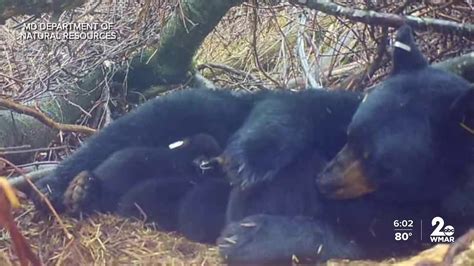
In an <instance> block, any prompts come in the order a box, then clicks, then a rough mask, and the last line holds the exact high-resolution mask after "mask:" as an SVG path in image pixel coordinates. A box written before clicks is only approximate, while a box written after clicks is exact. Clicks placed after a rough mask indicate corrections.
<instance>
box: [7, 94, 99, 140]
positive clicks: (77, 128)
mask: <svg viewBox="0 0 474 266" xmlns="http://www.w3.org/2000/svg"><path fill="white" fill-rule="evenodd" d="M0 106H2V107H5V108H8V109H10V110H12V111H15V112H17V113H20V114H26V115H29V116H31V117H34V118H36V119H37V120H39V121H40V122H41V123H43V124H45V125H47V126H48V127H51V128H54V129H57V130H60V131H63V132H79V133H82V134H86V135H92V134H94V133H95V131H96V130H95V129H93V128H90V127H86V126H81V125H69V124H62V123H58V122H56V121H54V120H53V119H51V118H50V117H48V116H47V115H45V114H43V113H42V112H40V111H38V110H36V109H34V108H31V107H28V106H25V105H22V104H19V103H16V102H14V101H11V100H8V99H1V98H0Z"/></svg>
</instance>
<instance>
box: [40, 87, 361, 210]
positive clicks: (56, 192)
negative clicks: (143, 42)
mask: <svg viewBox="0 0 474 266" xmlns="http://www.w3.org/2000/svg"><path fill="white" fill-rule="evenodd" d="M360 100H361V98H360V97H359V95H358V94H355V93H352V92H345V91H339V92H332V91H324V90H306V91H302V92H291V91H262V92H258V93H254V94H239V95H236V94H233V93H231V92H228V91H219V90H215V91H212V90H205V89H188V90H182V91H178V92H175V93H171V94H168V95H166V96H163V97H160V98H157V99H154V100H151V101H149V102H147V103H145V104H144V105H142V106H141V107H139V108H137V109H136V110H134V111H132V112H130V113H129V114H127V115H125V116H123V117H121V118H119V119H117V120H116V121H114V122H113V123H111V124H110V125H109V126H108V127H106V128H104V129H103V130H102V131H100V132H99V133H98V134H97V135H95V136H93V137H91V138H90V139H89V140H88V141H87V142H86V144H85V145H84V146H83V147H81V148H80V149H79V150H78V151H76V152H75V153H74V154H73V155H71V156H70V157H69V158H67V159H66V160H64V161H63V162H62V163H61V164H60V165H59V166H58V168H57V169H56V170H55V171H54V172H53V173H52V175H51V176H48V177H46V178H43V179H41V180H40V181H38V182H37V183H36V185H37V186H38V188H39V189H40V190H41V191H42V192H43V193H45V194H46V195H47V196H48V198H49V199H50V201H51V202H52V203H53V205H54V206H55V207H56V208H57V210H58V211H62V210H64V205H63V199H64V192H65V190H66V188H67V187H68V185H69V183H70V182H71V181H72V179H73V178H74V177H75V176H77V175H78V174H79V173H81V172H82V171H89V172H91V171H93V170H94V169H96V168H97V167H98V166H99V165H100V164H102V163H103V162H104V161H105V160H107V159H108V158H109V157H110V156H111V155H112V154H113V153H115V152H118V151H120V150H123V149H127V148H134V147H162V146H165V145H167V144H168V143H170V142H172V141H174V140H176V139H180V138H185V137H187V136H191V135H194V134H198V133H206V134H209V135H211V136H213V137H214V138H215V139H216V140H217V142H218V143H219V144H221V145H222V144H224V145H225V144H227V147H226V149H225V150H226V152H224V154H226V155H229V154H232V156H234V157H235V158H236V159H239V158H240V159H241V160H240V161H239V162H240V163H241V165H242V166H245V167H243V168H240V169H236V170H239V172H240V173H241V174H245V176H246V177H248V179H249V180H251V179H252V178H254V177H257V176H258V175H260V173H263V175H262V177H265V178H271V176H272V175H274V174H275V173H276V172H278V171H279V170H280V169H281V168H283V167H284V166H285V165H287V164H289V163H290V162H292V161H293V160H294V159H295V158H296V157H298V156H300V155H301V154H302V153H304V152H306V151H311V150H321V151H327V152H325V153H324V152H323V153H324V155H328V156H330V155H334V154H335V153H336V152H337V149H338V147H339V146H341V145H342V144H343V143H344V140H345V127H344V126H340V125H339V124H338V123H335V124H334V125H331V121H333V120H334V121H339V120H347V121H348V120H349V119H350V117H351V116H352V113H353V112H354V110H355V109H356V107H357V105H358V104H359V102H360ZM151 121H152V122H151ZM341 124H344V123H341ZM325 128H330V130H326V129H325ZM275 152H276V153H277V154H274V153H275ZM238 156H241V157H238ZM247 156H248V157H249V160H248V161H246V160H244V158H247ZM227 157H228V156H223V158H227ZM225 165H227V166H229V167H227V168H232V166H236V165H237V161H234V162H233V163H229V164H225ZM243 185H244V184H243ZM34 200H35V202H36V203H37V205H38V206H42V204H41V202H40V200H38V199H35V198H34ZM38 203H39V204H38Z"/></svg>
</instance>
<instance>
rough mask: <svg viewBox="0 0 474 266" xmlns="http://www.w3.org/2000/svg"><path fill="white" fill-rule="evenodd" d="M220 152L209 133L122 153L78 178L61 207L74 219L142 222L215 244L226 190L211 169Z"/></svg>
mask: <svg viewBox="0 0 474 266" xmlns="http://www.w3.org/2000/svg"><path fill="white" fill-rule="evenodd" d="M220 153H221V148H220V145H219V144H218V143H217V142H216V140H215V139H214V138H213V137H212V136H209V135H207V134H197V135H194V136H192V137H189V138H185V139H183V140H180V141H177V142H174V143H172V144H170V145H169V148H164V147H158V148H152V147H131V148H126V149H122V150H120V151H117V152H115V153H113V154H112V155H110V156H109V157H108V158H107V159H106V160H105V161H104V162H102V163H101V164H100V165H99V166H98V167H96V168H95V169H94V170H93V171H91V172H89V171H83V172H81V173H79V174H78V175H77V176H76V177H75V178H74V179H73V180H72V181H71V183H70V184H69V186H68V188H67V189H66V191H65V193H64V205H65V206H66V209H67V211H68V212H69V213H73V214H76V213H84V212H92V211H101V212H116V213H118V214H120V215H122V216H126V217H140V218H143V219H144V220H145V221H147V222H154V223H155V224H156V225H158V226H159V228H161V229H163V230H167V231H171V230H178V231H179V232H181V233H183V234H184V235H185V236H186V237H188V238H190V239H191V240H196V241H199V242H213V241H215V239H216V238H217V236H218V234H219V233H220V230H221V228H222V227H223V226H224V222H225V209H226V206H227V199H228V195H229V190H230V186H229V184H228V182H227V181H226V180H225V179H224V176H223V174H222V172H220V169H219V168H218V167H217V166H218V165H215V166H216V167H212V165H211V164H212V158H214V157H216V156H217V155H219V154H220ZM189 221H192V223H190V222H189Z"/></svg>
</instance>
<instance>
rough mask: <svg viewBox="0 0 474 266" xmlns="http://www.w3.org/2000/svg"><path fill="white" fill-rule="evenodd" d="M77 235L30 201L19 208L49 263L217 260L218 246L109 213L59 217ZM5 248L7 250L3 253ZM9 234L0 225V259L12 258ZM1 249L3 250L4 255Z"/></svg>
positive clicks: (31, 239)
mask: <svg viewBox="0 0 474 266" xmlns="http://www.w3.org/2000/svg"><path fill="white" fill-rule="evenodd" d="M61 219H62V220H63V222H64V223H65V225H66V229H67V230H68V231H69V232H70V233H72V235H73V236H74V237H73V238H72V239H68V238H67V237H66V236H65V234H64V231H63V229H62V228H61V227H60V226H59V224H58V223H57V222H55V221H54V220H52V218H51V219H49V220H48V219H45V217H44V216H39V215H38V214H37V213H35V211H34V208H33V206H32V205H29V204H27V205H25V209H24V210H23V211H22V212H21V213H19V214H18V216H17V221H18V223H19V226H20V228H21V230H22V232H23V233H24V235H25V237H26V238H27V239H28V240H29V243H30V244H31V245H32V247H33V250H34V251H35V252H36V253H37V254H38V255H39V257H40V259H41V260H42V262H43V263H44V264H46V265H91V264H95V265H105V264H108V265H110V264H113V265H116V264H134V265H137V264H139V265H140V264H166V265H216V264H219V263H220V261H219V257H218V255H217V251H216V248H215V247H213V246H207V245H202V244H196V243H192V242H189V241H187V240H186V239H184V238H183V237H181V236H179V235H177V234H174V233H164V232H160V231H158V230H156V229H155V228H153V227H152V226H151V225H148V226H146V225H144V224H143V223H142V222H141V221H137V220H132V219H125V218H121V217H117V216H114V215H109V214H97V215H93V216H92V217H89V218H85V219H81V220H77V219H73V218H70V217H66V216H63V217H61ZM2 253H3V254H2ZM13 254H14V252H13V250H12V246H11V243H10V239H9V236H8V234H7V233H6V232H5V231H0V265H6V264H4V263H2V257H3V258H4V259H5V261H9V260H10V259H13V261H15V257H14V255H13ZM1 255H3V256H1Z"/></svg>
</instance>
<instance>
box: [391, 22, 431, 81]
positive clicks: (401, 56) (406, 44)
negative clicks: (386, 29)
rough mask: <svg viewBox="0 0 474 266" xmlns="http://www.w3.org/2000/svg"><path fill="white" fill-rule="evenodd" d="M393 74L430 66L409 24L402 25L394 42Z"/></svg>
mask: <svg viewBox="0 0 474 266" xmlns="http://www.w3.org/2000/svg"><path fill="white" fill-rule="evenodd" d="M392 59H393V69H392V74H397V73H400V72H402V71H413V70H418V69H421V68H424V67H427V66H428V62H427V61H426V58H425V57H424V56H423V54H422V53H421V52H420V49H418V46H417V45H416V43H415V39H414V37H413V31H412V29H411V27H410V26H408V25H407V24H405V25H403V26H401V27H400V28H399V29H398V31H397V35H396V37H395V41H394V43H393V54H392Z"/></svg>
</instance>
